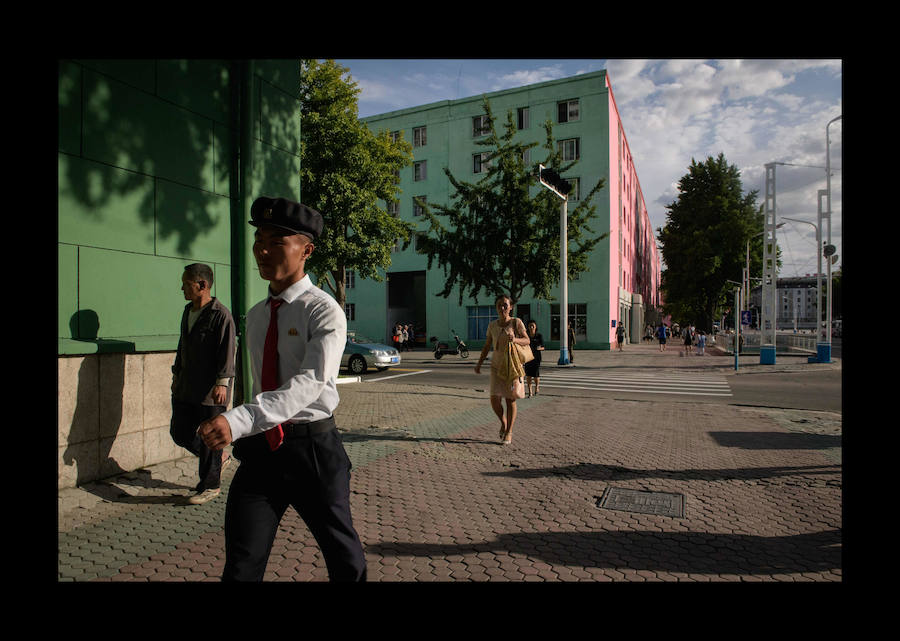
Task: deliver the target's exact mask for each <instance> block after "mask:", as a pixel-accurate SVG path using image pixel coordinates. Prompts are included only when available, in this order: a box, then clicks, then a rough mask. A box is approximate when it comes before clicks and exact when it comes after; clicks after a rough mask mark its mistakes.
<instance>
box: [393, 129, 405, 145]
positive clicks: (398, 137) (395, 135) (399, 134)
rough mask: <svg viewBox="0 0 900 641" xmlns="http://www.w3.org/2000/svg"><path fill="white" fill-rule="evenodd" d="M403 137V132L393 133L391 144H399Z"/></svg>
mask: <svg viewBox="0 0 900 641" xmlns="http://www.w3.org/2000/svg"><path fill="white" fill-rule="evenodd" d="M402 137H403V132H402V131H392V132H391V142H397V141H398V140H400V139H401V138H402Z"/></svg>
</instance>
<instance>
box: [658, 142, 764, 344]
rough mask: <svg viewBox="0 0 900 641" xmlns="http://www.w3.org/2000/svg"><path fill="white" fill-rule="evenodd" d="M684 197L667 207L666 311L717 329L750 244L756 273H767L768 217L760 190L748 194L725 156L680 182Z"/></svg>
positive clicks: (663, 235)
mask: <svg viewBox="0 0 900 641" xmlns="http://www.w3.org/2000/svg"><path fill="white" fill-rule="evenodd" d="M678 189H679V191H680V194H679V196H678V199H677V200H676V201H675V202H673V203H672V204H670V205H667V206H666V209H668V214H667V215H666V225H665V227H662V228H660V229H658V230H657V231H658V238H659V242H660V245H661V246H662V256H663V260H664V261H665V264H666V269H665V271H664V272H663V273H662V284H661V289H662V292H663V295H664V300H665V311H666V312H667V313H670V314H672V316H673V317H674V319H675V320H676V321H678V322H680V323H694V324H695V325H696V326H697V327H698V328H699V329H702V330H704V331H710V330H711V323H712V319H713V318H714V317H715V316H716V313H717V311H718V308H719V307H720V306H728V305H732V304H733V288H734V285H733V284H731V283H729V282H728V281H729V280H732V281H738V282H740V280H741V276H742V273H743V271H742V269H743V267H744V266H745V265H746V248H747V241H748V240H749V241H750V272H751V274H759V273H761V270H762V236H758V234H759V233H760V232H761V231H762V229H763V222H764V214H763V211H762V207H761V206H759V207H758V206H757V205H756V197H757V192H756V191H751V192H749V193H747V194H744V193H743V192H742V186H741V180H740V172H739V171H738V169H737V168H736V167H735V166H734V165H729V164H728V163H727V162H726V160H725V156H724V154H719V156H718V158H713V157H712V156H709V157H708V158H707V159H706V161H704V162H702V163H698V162H697V161H695V160H694V159H691V166H690V169H689V171H688V173H687V174H686V175H684V176H683V177H682V178H681V180H680V181H679V183H678Z"/></svg>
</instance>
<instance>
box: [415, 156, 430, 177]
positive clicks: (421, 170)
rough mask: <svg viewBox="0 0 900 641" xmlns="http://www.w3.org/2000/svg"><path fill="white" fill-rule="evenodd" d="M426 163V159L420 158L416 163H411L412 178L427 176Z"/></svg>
mask: <svg viewBox="0 0 900 641" xmlns="http://www.w3.org/2000/svg"><path fill="white" fill-rule="evenodd" d="M427 163H428V161H427V160H420V161H419V162H417V163H413V180H425V179H426V178H428V166H427Z"/></svg>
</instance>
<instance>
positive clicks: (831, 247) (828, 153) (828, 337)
mask: <svg viewBox="0 0 900 641" xmlns="http://www.w3.org/2000/svg"><path fill="white" fill-rule="evenodd" d="M843 117H844V116H843V114H842V115H840V116H838V117H837V118H832V119H831V120H829V121H828V124H827V125H825V191H826V192H827V193H826V195H825V204H826V211H825V215H826V222H827V223H828V243H827V245H826V247H825V248H824V249H823V248H822V247H821V246H820V247H819V251H820V252H822V251H826V250H827V251H828V252H829V253H826V254H825V257H826V258H827V259H828V260H827V262H826V264H825V268H826V269H827V270H828V313H827V316H826V318H827V319H828V320H827V322H826V325H825V327H826V334H825V343H826V344H827V345H828V348H827V349H828V354H827V356H828V358H827V361H826V362H830V361H831V306H832V300H833V299H834V296H832V292H831V262H832V260H831V256H832V254H834V245H832V244H831V138H830V137H829V133H828V128H829V127H830V126H831V124H832V123H834V122H837V121H838V120H841V119H842V118H843Z"/></svg>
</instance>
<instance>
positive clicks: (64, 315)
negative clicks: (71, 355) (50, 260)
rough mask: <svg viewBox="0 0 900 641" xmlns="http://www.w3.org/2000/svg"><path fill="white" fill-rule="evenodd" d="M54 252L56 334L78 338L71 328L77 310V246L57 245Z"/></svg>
mask: <svg viewBox="0 0 900 641" xmlns="http://www.w3.org/2000/svg"><path fill="white" fill-rule="evenodd" d="M56 254H57V262H56V278H57V281H56V305H57V309H58V314H57V317H58V319H57V324H58V329H57V334H56V336H57V338H78V336H77V335H76V334H75V333H74V332H73V329H72V320H73V317H74V316H75V313H76V312H77V311H78V248H77V247H75V246H73V245H57V252H56Z"/></svg>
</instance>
